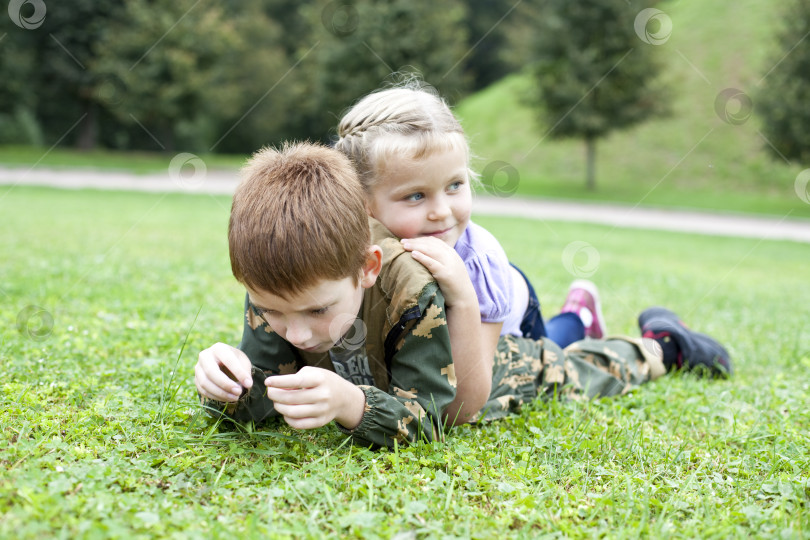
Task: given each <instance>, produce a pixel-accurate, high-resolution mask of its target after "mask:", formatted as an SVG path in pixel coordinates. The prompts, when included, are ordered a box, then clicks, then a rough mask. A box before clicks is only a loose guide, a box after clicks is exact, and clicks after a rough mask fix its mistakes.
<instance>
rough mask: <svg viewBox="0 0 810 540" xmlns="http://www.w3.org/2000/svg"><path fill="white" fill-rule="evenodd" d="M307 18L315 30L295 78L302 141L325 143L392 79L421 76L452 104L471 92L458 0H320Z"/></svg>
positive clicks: (297, 121) (311, 6)
mask: <svg viewBox="0 0 810 540" xmlns="http://www.w3.org/2000/svg"><path fill="white" fill-rule="evenodd" d="M305 13H306V17H307V19H308V21H309V23H310V25H311V27H312V28H314V29H315V30H314V32H313V37H312V42H311V43H310V44H309V48H308V49H307V50H305V51H302V52H301V53H300V54H299V59H301V63H300V65H299V66H298V68H297V70H296V72H295V73H294V74H293V75H292V78H293V80H294V82H293V85H294V89H293V90H292V92H293V94H294V95H295V96H296V97H297V98H298V106H297V107H296V110H295V111H291V114H295V115H297V117H296V118H295V125H296V126H295V127H296V128H297V129H296V130H291V134H292V135H294V136H296V137H298V138H318V139H321V140H325V139H328V137H329V134H330V133H331V134H334V130H335V126H336V125H337V122H338V119H339V118H340V115H341V114H342V112H343V111H344V110H345V109H346V108H348V107H349V106H351V105H352V104H353V103H354V102H355V101H357V100H358V99H359V98H360V97H362V96H363V95H364V94H367V93H368V92H370V91H372V90H374V89H376V88H379V87H380V86H381V85H382V84H383V83H385V82H386V81H389V82H390V81H391V80H392V78H395V77H396V76H395V75H393V74H394V73H400V72H402V73H405V72H418V73H420V74H421V75H422V77H423V78H424V79H425V80H426V81H427V82H429V83H431V84H433V85H434V86H436V87H437V88H438V89H439V91H440V92H442V94H443V95H445V96H447V97H448V99H450V100H451V101H452V100H454V99H456V98H458V97H459V95H460V94H461V93H462V92H463V91H464V90H465V89H466V87H467V79H466V77H465V74H464V71H463V69H461V68H460V67H459V66H457V64H458V62H459V61H460V60H461V58H462V57H463V56H464V53H465V51H466V38H467V35H466V31H465V29H464V26H463V20H464V6H463V4H461V3H460V2H459V1H458V0H448V1H445V2H434V3H424V2H410V1H408V0H386V1H381V0H357V1H354V2H348V1H341V0H333V1H318V2H315V3H313V4H311V5H309V6H308V7H307V9H306V10H305Z"/></svg>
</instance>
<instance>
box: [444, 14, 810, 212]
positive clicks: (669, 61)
mask: <svg viewBox="0 0 810 540" xmlns="http://www.w3.org/2000/svg"><path fill="white" fill-rule="evenodd" d="M658 7H659V8H660V9H661V10H662V11H664V12H665V13H666V14H667V15H668V16H669V17H670V18H671V19H672V25H673V29H672V34H671V36H670V38H669V39H668V40H667V41H666V43H664V44H662V45H658V46H655V47H656V48H657V50H656V52H657V53H658V54H659V58H660V60H661V62H662V63H663V65H664V69H663V76H662V77H663V82H664V83H665V84H666V86H667V87H669V89H670V91H671V95H672V102H671V113H670V114H669V115H668V116H667V117H662V118H659V119H655V120H652V121H649V122H646V123H644V124H641V125H639V126H638V127H635V128H633V129H630V130H626V131H621V132H616V133H614V134H612V135H610V136H608V137H607V138H605V139H601V140H600V141H599V144H598V147H597V189H596V191H594V192H588V191H586V189H585V187H584V186H585V161H584V157H585V154H584V152H585V148H584V143H583V142H582V141H581V140H576V139H570V140H553V139H552V138H551V137H548V136H547V135H546V132H547V131H548V130H549V128H550V127H551V126H552V125H553V122H546V123H543V122H541V121H540V120H538V116H537V114H536V113H535V112H534V111H533V110H532V109H531V108H530V107H529V106H528V105H527V96H529V95H530V93H531V92H532V88H533V82H532V79H531V74H530V73H529V72H528V71H525V72H524V73H521V74H516V75H511V76H509V77H507V78H505V79H503V80H501V81H499V82H497V83H496V84H494V85H491V86H489V87H488V88H486V89H484V90H482V91H480V92H478V93H476V94H474V95H471V96H469V97H468V98H467V99H465V100H463V101H461V102H460V103H459V104H458V106H457V107H456V109H455V111H456V113H457V115H458V116H459V117H460V118H461V119H462V123H463V125H464V128H465V130H466V132H467V134H468V137H469V138H470V139H471V144H472V147H473V151H474V153H475V154H476V155H477V156H478V162H477V164H476V169H477V170H479V171H481V170H483V169H485V168H486V166H487V164H489V163H492V162H494V161H503V162H506V163H508V164H510V165H512V166H513V167H515V168H516V169H517V171H518V172H519V183H518V186H517V192H516V195H519V196H546V197H558V198H576V199H595V200H610V201H618V202H626V203H629V204H637V203H640V204H645V205H663V206H680V207H696V208H707V209H724V210H735V211H744V212H759V213H769V214H774V215H778V216H785V215H789V216H790V217H810V205H808V204H806V203H805V202H804V201H802V199H800V197H799V196H798V195H797V192H796V188H795V184H796V177H797V175H798V174H799V172H801V170H803V169H805V168H808V167H810V163H808V164H802V165H803V166H801V165H800V164H788V163H786V162H785V161H783V160H781V159H780V158H779V157H778V156H777V157H773V154H771V153H769V152H768V151H767V147H768V142H767V140H766V139H765V138H764V136H763V135H762V134H761V131H762V130H761V120H760V118H759V117H758V116H757V99H758V96H759V95H761V93H762V92H767V91H768V78H767V75H768V73H769V72H770V71H771V70H772V69H774V68H775V65H776V64H777V63H778V62H777V61H778V59H779V58H780V57H781V55H782V54H783V53H782V52H780V51H777V50H776V49H775V41H774V32H775V30H776V28H777V27H778V24H779V20H780V15H781V13H780V11H779V7H778V4H775V3H772V2H768V1H767V0H740V1H731V0H722V1H721V0H715V1H713V2H701V1H699V0H681V1H672V2H664V3H662V4H661V5H659V6H658ZM638 46H639V47H653V46H654V45H648V44H646V43H644V42H642V41H641V40H639V42H638ZM631 55H632V53H631ZM774 58H775V59H777V60H776V61H775V60H774ZM631 59H632V56H629V57H628V61H629V60H631ZM777 69H778V68H777ZM728 88H736V89H738V90H740V91H742V92H743V93H745V94H746V95H747V96H748V97H750V99H751V100H752V102H753V114H751V116H750V117H749V118H748V119H747V120H746V121H745V122H743V123H741V124H739V125H733V124H730V123H728V122H726V121H724V120H723V119H722V118H721V116H722V113H723V112H724V111H723V110H721V111H720V113H718V111H716V106H715V100H716V98H717V96H718V94H719V93H720V92H722V91H723V90H725V89H728ZM735 106H736V107H739V103H738V102H736V101H731V102H729V103H728V107H729V108H728V113H729V114H738V115H739V114H744V113H745V111H740V110H735ZM495 181H496V183H497V182H499V181H502V180H499V179H498V177H496V178H495Z"/></svg>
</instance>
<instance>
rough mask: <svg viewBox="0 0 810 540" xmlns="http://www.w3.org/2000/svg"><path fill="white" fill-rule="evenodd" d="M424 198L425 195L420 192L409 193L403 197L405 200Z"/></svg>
mask: <svg viewBox="0 0 810 540" xmlns="http://www.w3.org/2000/svg"><path fill="white" fill-rule="evenodd" d="M424 198H425V195H424V194H422V193H411V194H410V195H408V196H407V197H405V200H406V201H421V200H422V199H424Z"/></svg>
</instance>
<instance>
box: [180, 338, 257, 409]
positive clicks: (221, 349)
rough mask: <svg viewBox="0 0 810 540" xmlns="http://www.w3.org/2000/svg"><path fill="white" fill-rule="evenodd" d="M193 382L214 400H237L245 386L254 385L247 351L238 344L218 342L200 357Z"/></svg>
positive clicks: (206, 396) (202, 392)
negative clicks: (235, 345) (237, 345)
mask: <svg viewBox="0 0 810 540" xmlns="http://www.w3.org/2000/svg"><path fill="white" fill-rule="evenodd" d="M194 384H196V385H197V391H198V392H199V393H200V395H201V396H203V397H205V398H208V399H213V400H214V401H221V402H226V403H227V402H232V401H238V400H239V397H240V396H241V395H242V387H245V388H250V387H251V386H253V376H252V375H251V364H250V360H249V359H248V357H247V355H246V354H245V353H243V352H242V351H240V350H239V349H237V348H235V347H231V346H230V345H225V344H224V343H217V344H215V345H212V346H211V347H209V348H207V349H205V350H204V351H202V352H201V353H200V355H199V356H198V357H197V365H196V366H194Z"/></svg>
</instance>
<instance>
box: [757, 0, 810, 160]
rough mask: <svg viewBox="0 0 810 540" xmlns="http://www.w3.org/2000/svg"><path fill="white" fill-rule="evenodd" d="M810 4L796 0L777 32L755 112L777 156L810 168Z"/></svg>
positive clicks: (787, 10) (791, 4) (789, 7)
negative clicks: (761, 120) (775, 44)
mask: <svg viewBox="0 0 810 540" xmlns="http://www.w3.org/2000/svg"><path fill="white" fill-rule="evenodd" d="M808 33H810V3H808V2H807V1H806V0H793V2H791V3H790V4H789V5H788V6H787V9H785V14H784V18H783V22H782V28H781V29H780V31H779V32H778V35H777V42H778V49H777V51H776V54H774V55H772V62H770V63H768V66H773V67H772V71H770V72H769V73H768V74H766V76H765V81H764V85H763V87H762V91H761V92H760V93H759V96H758V100H757V102H756V108H755V110H757V109H758V110H759V113H760V115H761V116H762V119H763V120H764V125H763V127H762V130H763V132H764V134H765V136H766V137H767V139H768V141H769V142H770V143H771V144H772V145H773V148H771V147H770V146H769V147H768V148H769V149H770V150H771V151H772V152H773V154H774V155H776V154H779V155H781V156H783V157H785V158H787V159H793V160H797V161H800V162H801V163H803V164H805V165H807V164H810V106H808V105H810V36H808Z"/></svg>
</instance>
